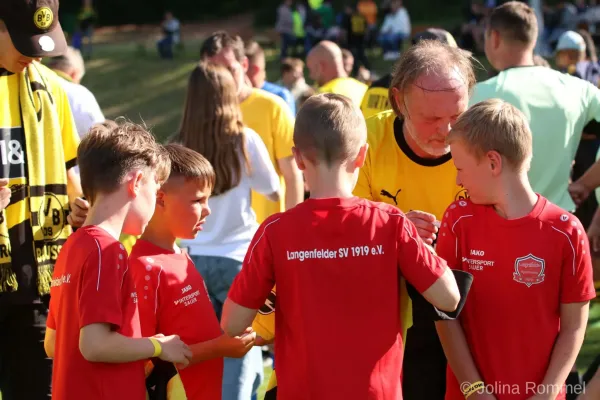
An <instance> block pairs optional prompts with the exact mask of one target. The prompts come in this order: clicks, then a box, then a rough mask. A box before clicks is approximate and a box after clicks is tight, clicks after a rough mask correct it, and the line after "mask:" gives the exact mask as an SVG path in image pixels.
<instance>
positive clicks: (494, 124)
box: [446, 99, 533, 170]
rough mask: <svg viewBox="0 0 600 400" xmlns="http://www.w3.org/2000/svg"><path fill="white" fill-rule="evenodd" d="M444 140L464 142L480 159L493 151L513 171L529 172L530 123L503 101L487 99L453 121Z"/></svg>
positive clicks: (530, 150)
mask: <svg viewBox="0 0 600 400" xmlns="http://www.w3.org/2000/svg"><path fill="white" fill-rule="evenodd" d="M446 140H447V142H448V143H451V142H453V141H455V140H463V141H464V143H465V144H466V145H467V146H468V147H469V148H470V149H471V150H473V152H474V153H475V154H476V155H477V156H479V157H482V156H483V155H484V154H486V153H487V152H488V151H496V152H498V154H500V155H501V156H502V157H503V158H505V159H506V160H507V161H508V164H510V165H511V166H512V167H514V168H515V169H518V170H528V169H529V163H530V161H531V154H532V141H533V140H532V136H531V130H530V129H529V122H528V121H527V118H525V115H524V114H523V113H522V112H521V111H520V110H519V109H517V108H516V107H515V106H513V105H512V104H510V103H507V102H505V101H503V100H500V99H489V100H485V101H482V102H480V103H477V104H475V105H474V106H472V107H471V108H469V109H468V110H467V111H466V112H464V113H463V114H462V115H461V116H460V117H459V118H458V119H457V120H456V122H455V123H454V125H453V126H452V130H451V131H450V134H449V135H448V138H447V139H446Z"/></svg>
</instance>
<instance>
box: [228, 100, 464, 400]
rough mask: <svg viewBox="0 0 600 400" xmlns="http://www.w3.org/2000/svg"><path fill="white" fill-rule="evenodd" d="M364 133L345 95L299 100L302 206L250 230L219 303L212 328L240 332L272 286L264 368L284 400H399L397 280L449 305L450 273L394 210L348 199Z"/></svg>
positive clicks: (453, 292)
mask: <svg viewBox="0 0 600 400" xmlns="http://www.w3.org/2000/svg"><path fill="white" fill-rule="evenodd" d="M366 136H367V135H366V124H365V120H364V118H363V117H362V115H361V113H360V110H359V109H358V107H356V106H355V105H353V104H352V102H351V100H350V99H348V98H347V97H344V96H341V95H336V94H331V93H327V94H320V95H317V96H313V97H311V98H310V99H308V100H307V101H306V103H304V105H303V106H302V108H301V109H300V111H299V113H298V116H297V119H296V126H295V129H294V144H295V148H294V157H295V159H296V162H297V164H298V166H299V168H300V169H301V170H303V171H304V174H305V177H306V181H307V182H308V184H309V186H310V188H311V193H310V199H308V200H307V201H305V202H304V203H301V204H299V205H297V206H296V207H294V208H293V209H291V210H288V211H286V212H284V213H279V214H275V215H273V216H271V217H269V218H268V219H267V220H266V221H265V222H264V223H263V224H262V225H261V227H260V228H259V230H258V231H257V233H256V235H255V236H254V239H253V241H252V244H251V245H250V250H249V252H248V254H247V255H246V259H245V261H244V266H243V268H242V271H241V272H240V274H239V275H238V276H237V277H236V279H235V281H234V284H233V286H232V287H231V290H230V292H229V297H228V299H227V301H226V303H225V304H224V309H223V317H222V321H221V326H222V327H223V329H224V330H225V332H226V333H227V334H229V335H231V336H234V335H239V334H240V333H242V332H244V330H245V329H246V328H247V327H248V326H250V324H251V323H252V321H253V319H254V317H255V316H256V312H257V309H259V308H260V307H262V305H263V304H264V302H265V299H266V298H267V296H268V295H269V294H270V292H271V289H272V288H273V286H274V285H275V283H277V318H276V319H275V331H276V337H277V340H276V341H275V365H276V366H277V375H278V376H277V380H278V384H279V385H278V396H281V398H284V399H286V400H289V399H292V400H293V399H302V400H304V399H329V400H338V399H339V400H342V399H343V400H347V399H361V400H375V399H388V400H400V399H402V388H401V379H400V378H401V373H402V371H401V370H402V349H403V343H402V337H401V332H402V326H401V323H400V318H399V316H400V311H399V305H400V299H399V285H398V279H399V278H400V275H403V276H404V277H405V278H406V279H407V280H408V281H409V282H411V283H412V284H413V285H414V286H415V287H416V288H417V290H418V291H419V292H421V293H423V296H424V297H425V298H426V299H427V300H428V301H429V302H431V303H432V304H433V305H435V306H436V307H438V308H440V309H442V310H448V311H453V310H454V309H455V308H456V306H457V304H458V301H459V291H458V288H457V285H456V281H455V279H454V276H453V274H452V272H451V271H450V269H449V268H448V267H447V265H446V263H445V262H444V261H443V260H441V259H440V258H438V257H437V256H435V255H433V254H432V252H431V251H430V250H429V249H428V248H427V246H426V245H425V244H424V243H423V242H422V241H421V239H420V238H419V235H418V234H417V229H416V228H415V226H414V225H413V224H412V223H411V222H410V221H409V220H408V219H406V217H405V216H404V214H402V212H401V211H400V210H398V209H397V208H395V207H393V206H390V205H387V204H383V203H375V202H371V201H367V200H363V199H360V198H357V197H354V196H353V195H352V190H353V188H354V186H355V184H356V180H357V178H358V170H359V168H360V167H361V166H362V165H363V162H364V159H365V154H366V151H367V144H366ZM293 232H296V233H300V235H298V234H293ZM364 338H368V339H367V340H363V339H364Z"/></svg>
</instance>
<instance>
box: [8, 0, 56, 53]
mask: <svg viewBox="0 0 600 400" xmlns="http://www.w3.org/2000/svg"><path fill="white" fill-rule="evenodd" d="M0 19H1V20H2V21H3V22H4V24H5V25H6V29H7V30H8V34H9V35H10V39H11V40H12V42H13V45H14V46H15V48H16V49H17V50H18V51H19V53H21V54H23V55H24V56H27V57H32V58H37V57H53V56H58V55H61V54H62V53H63V52H64V50H65V49H66V47H67V41H66V39H65V35H64V33H63V31H62V28H61V26H60V23H59V22H58V0H0Z"/></svg>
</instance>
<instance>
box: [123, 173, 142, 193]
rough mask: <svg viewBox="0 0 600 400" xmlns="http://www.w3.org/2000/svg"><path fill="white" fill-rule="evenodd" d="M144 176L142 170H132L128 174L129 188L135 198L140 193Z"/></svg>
mask: <svg viewBox="0 0 600 400" xmlns="http://www.w3.org/2000/svg"><path fill="white" fill-rule="evenodd" d="M144 176H145V175H144V173H143V172H142V171H140V170H135V171H131V172H130V173H129V174H127V182H129V183H128V189H129V194H130V195H131V197H133V198H135V197H137V195H138V194H139V193H140V188H141V187H142V181H143V180H144Z"/></svg>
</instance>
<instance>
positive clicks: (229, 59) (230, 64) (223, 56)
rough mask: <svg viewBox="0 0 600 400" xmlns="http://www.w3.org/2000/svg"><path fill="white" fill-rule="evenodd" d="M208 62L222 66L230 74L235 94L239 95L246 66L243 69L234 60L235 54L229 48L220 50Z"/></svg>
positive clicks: (243, 82) (243, 81)
mask: <svg viewBox="0 0 600 400" xmlns="http://www.w3.org/2000/svg"><path fill="white" fill-rule="evenodd" d="M210 61H211V62H213V63H215V64H219V65H222V66H224V67H225V68H227V69H228V70H229V71H230V72H231V75H233V79H234V81H235V85H236V87H237V93H238V94H239V93H240V92H241V90H242V88H243V87H244V85H245V80H244V77H245V76H246V69H247V68H248V66H247V65H246V67H245V68H244V66H243V65H242V64H241V63H240V62H239V61H238V60H237V59H236V58H235V53H234V52H233V49H231V48H230V47H226V48H224V49H223V50H221V51H220V52H219V53H218V54H217V55H215V56H213V57H211V58H210Z"/></svg>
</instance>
